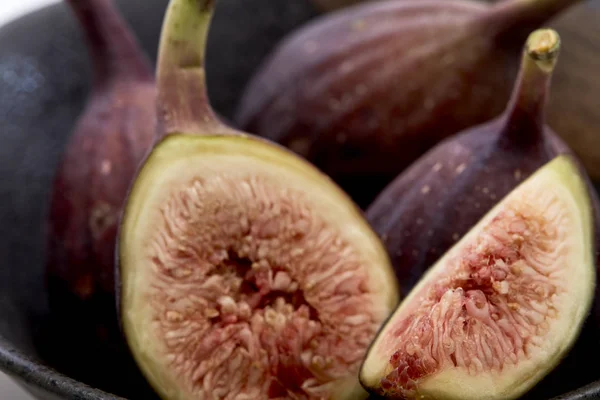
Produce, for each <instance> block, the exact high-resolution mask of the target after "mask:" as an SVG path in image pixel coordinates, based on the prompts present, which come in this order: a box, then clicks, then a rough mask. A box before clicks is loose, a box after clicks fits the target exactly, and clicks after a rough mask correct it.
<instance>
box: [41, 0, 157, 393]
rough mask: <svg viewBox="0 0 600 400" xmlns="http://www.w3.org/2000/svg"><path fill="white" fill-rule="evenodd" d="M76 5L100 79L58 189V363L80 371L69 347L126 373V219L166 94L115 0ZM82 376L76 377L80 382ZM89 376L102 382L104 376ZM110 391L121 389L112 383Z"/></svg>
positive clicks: (54, 281)
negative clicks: (119, 280)
mask: <svg viewBox="0 0 600 400" xmlns="http://www.w3.org/2000/svg"><path fill="white" fill-rule="evenodd" d="M68 4H69V6H70V8H71V10H72V11H73V13H74V15H75V16H76V17H77V18H78V20H79V22H80V26H81V27H82V30H83V33H84V34H85V37H86V41H87V43H88V46H89V50H90V52H91V56H92V60H93V69H94V79H95V80H94V83H93V92H92V94H91V97H90V98H89V100H88V102H87V104H86V106H85V109H84V111H83V113H82V115H81V116H80V118H79V120H78V121H77V124H76V126H75V127H74V130H73V133H72V136H71V139H70V141H69V142H68V144H67V147H66V148H65V150H64V151H65V153H64V156H63V159H62V161H61V163H60V164H59V166H58V169H57V171H56V178H55V180H54V183H53V191H52V198H51V205H50V212H49V216H48V226H47V229H48V231H47V254H48V256H47V257H48V258H47V260H48V264H47V271H46V279H47V285H48V293H49V303H50V307H51V312H52V318H53V321H52V325H53V330H54V335H55V336H56V342H55V344H56V346H55V347H56V350H55V351H54V352H55V353H56V354H53V355H52V357H53V358H55V359H56V361H57V363H59V364H60V365H63V364H64V365H65V366H67V365H71V368H70V369H73V368H72V366H73V365H78V364H77V363H73V361H71V360H67V359H66V357H65V355H64V354H63V352H61V351H60V346H61V345H64V346H69V349H70V351H69V354H73V355H74V357H76V358H78V357H80V358H81V360H79V362H90V360H95V361H94V362H95V363H97V365H98V366H104V368H107V367H108V366H109V365H111V364H114V365H113V366H111V368H117V369H120V368H124V367H125V365H126V363H125V362H124V361H122V360H121V361H119V362H117V359H116V358H113V357H116V355H117V354H118V353H119V352H120V351H121V350H124V349H126V348H125V347H124V346H123V340H122V336H121V334H120V332H119V329H118V324H117V317H116V306H115V298H114V297H115V292H114V251H115V240H116V233H117V223H118V219H119V215H120V212H121V208H122V205H123V201H124V199H125V196H126V193H127V190H128V188H129V185H130V182H131V179H132V177H133V176H134V174H135V171H136V169H137V166H138V164H139V162H140V161H141V159H142V158H143V157H144V155H145V154H146V151H147V150H148V148H149V147H150V145H151V143H152V140H153V138H154V130H155V125H156V124H155V115H156V111H155V110H156V106H155V99H156V90H155V84H154V77H153V73H152V68H151V66H150V64H149V62H148V61H147V60H146V56H145V55H144V54H142V53H141V50H139V49H138V45H137V43H136V40H135V38H134V37H133V35H132V33H131V32H130V31H129V28H128V27H127V26H126V25H125V22H124V21H123V20H122V19H121V16H120V15H119V14H118V12H117V11H116V9H115V8H114V5H113V4H112V0H85V1H84V0H71V1H68ZM59 343H60V344H59ZM83 360H85V361H83ZM105 362H106V363H107V364H104V363H105ZM82 370H83V369H75V370H73V371H69V372H70V373H72V374H73V375H74V376H79V374H80V373H81V371H82ZM134 370H135V369H134ZM85 379H87V381H88V382H91V383H92V384H99V382H102V374H98V373H97V374H95V376H89V377H87V376H86V377H85ZM102 387H105V388H108V389H112V386H111V382H102Z"/></svg>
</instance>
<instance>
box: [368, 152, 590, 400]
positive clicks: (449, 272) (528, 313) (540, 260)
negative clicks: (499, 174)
mask: <svg viewBox="0 0 600 400" xmlns="http://www.w3.org/2000/svg"><path fill="white" fill-rule="evenodd" d="M593 240H594V230H593V209H592V202H591V199H590V197H589V192H588V189H587V187H586V183H585V180H584V178H582V177H581V175H580V173H579V169H578V167H577V165H576V163H575V162H574V161H573V160H572V159H571V157H570V156H567V155H563V156H559V157H557V158H555V159H554V160H552V161H550V162H549V163H547V164H546V165H544V166H543V167H541V168H540V169H539V170H538V171H536V172H535V173H534V174H533V175H531V176H530V177H529V178H528V179H527V180H525V181H524V182H523V183H522V184H520V185H519V186H517V187H516V188H515V189H514V190H513V191H511V192H510V193H509V194H508V195H507V196H506V197H505V198H504V199H502V200H501V201H500V202H499V203H498V204H497V205H496V206H495V207H494V208H492V209H491V210H490V211H489V212H488V213H487V214H486V215H485V216H484V217H483V218H482V219H481V220H480V221H479V222H478V223H477V224H476V225H475V226H474V227H473V228H472V229H471V230H470V231H469V232H468V233H467V234H466V235H465V236H464V237H463V238H462V239H461V240H460V241H459V242H458V243H457V244H456V245H455V246H454V247H452V248H451V249H450V250H449V251H448V252H447V253H446V254H445V255H444V256H443V257H442V258H441V259H440V260H439V261H438V262H437V263H436V264H435V265H434V266H432V268H431V269H430V270H429V271H428V272H427V273H426V274H425V275H424V276H423V278H422V279H421V280H420V282H419V283H418V285H417V286H416V287H415V288H414V289H413V290H412V291H411V292H410V293H409V295H408V297H406V299H405V300H403V302H402V303H401V304H400V305H399V306H398V308H397V309H396V311H395V312H394V314H393V315H392V316H391V317H390V319H389V320H388V321H387V322H386V324H385V326H384V327H383V328H382V329H381V331H380V333H379V334H378V335H377V338H376V339H375V340H374V342H373V344H372V346H371V347H370V349H369V351H368V354H367V356H366V358H365V361H364V363H363V365H362V367H361V372H360V381H361V383H362V384H363V385H364V386H365V387H366V388H368V390H369V391H372V392H374V393H378V394H380V395H383V396H385V397H387V398H396V399H460V400H468V399H477V400H484V399H490V400H491V399H499V400H500V399H502V400H507V399H514V398H517V397H519V396H520V395H522V394H523V393H525V392H526V391H528V390H529V389H531V388H532V387H533V386H534V385H535V384H536V383H537V382H538V381H540V380H541V379H542V378H543V377H544V376H545V375H547V374H548V373H549V372H550V371H551V370H552V369H553V368H554V367H555V366H556V365H557V364H558V363H559V362H560V361H561V359H562V358H563V357H564V356H565V355H566V354H567V352H568V351H569V349H570V348H571V347H572V345H573V344H574V342H575V340H576V339H577V337H578V336H579V334H580V332H581V328H582V325H583V322H584V320H585V319H586V317H587V315H588V312H589V310H590V307H591V303H592V299H593V296H594V288H595V282H596V272H595V269H596V265H595V258H594V251H595V249H594V243H593Z"/></svg>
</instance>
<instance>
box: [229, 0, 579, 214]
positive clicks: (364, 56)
mask: <svg viewBox="0 0 600 400" xmlns="http://www.w3.org/2000/svg"><path fill="white" fill-rule="evenodd" d="M576 2H577V0H531V1H522V0H504V1H499V2H497V3H494V4H492V5H489V4H484V3H481V2H476V1H469V0H462V1H461V0H450V1H447V0H443V1H442V0H426V1H423V0H405V1H395V0H389V1H376V2H366V3H363V4H359V5H355V6H351V7H348V8H345V9H342V10H339V11H336V12H334V13H331V14H328V15H323V16H321V17H320V18H317V19H315V20H314V21H312V22H310V23H308V24H306V25H304V26H303V27H302V28H301V29H298V30H296V31H294V33H292V34H290V35H288V36H287V37H285V38H284V39H283V40H282V41H281V43H280V44H279V45H278V47H277V48H276V49H275V50H274V52H273V53H272V54H271V55H270V56H269V57H268V58H267V59H266V61H265V62H264V64H263V65H262V67H261V68H260V69H259V71H258V72H257V73H256V75H255V76H254V77H253V78H252V80H251V81H250V82H249V84H248V86H247V88H246V90H245V93H244V95H243V97H242V99H241V100H240V104H239V108H238V112H237V114H236V116H235V121H236V123H237V124H238V126H240V127H241V128H243V129H245V130H246V131H249V132H252V133H255V134H257V135H259V136H263V137H266V138H269V139H271V140H273V141H276V142H279V143H281V144H283V145H284V146H286V147H288V148H290V149H292V150H293V151H294V152H296V153H297V154H299V155H301V156H303V157H305V158H307V159H308V160H310V161H311V162H312V163H314V164H315V165H316V166H317V167H318V168H320V169H321V170H322V171H324V172H325V173H327V174H328V175H329V176H331V177H332V178H333V179H334V181H336V182H337V183H338V184H339V185H341V187H342V188H343V189H345V191H346V192H347V193H349V194H350V195H351V197H352V198H353V199H354V200H355V201H356V202H357V203H358V205H359V206H361V207H362V208H366V207H367V206H368V205H369V204H370V203H371V202H372V200H373V199H374V197H375V196H376V195H377V194H378V193H379V192H380V191H381V190H382V189H383V188H384V187H385V186H386V185H387V184H388V183H389V182H391V181H392V180H393V179H394V178H395V177H396V176H397V175H398V174H399V173H400V172H402V171H403V170H405V169H406V168H407V167H408V166H409V165H410V164H411V163H412V162H414V161H415V160H416V159H417V158H418V157H419V156H421V155H423V154H424V153H425V152H426V151H427V150H429V149H430V148H431V147H433V146H434V145H435V144H437V143H439V142H440V141H441V140H443V139H444V138H446V137H448V136H450V135H453V134H454V133H456V132H459V131H460V130H462V129H466V128H468V127H470V126H473V125H475V124H479V123H483V122H485V121H487V120H489V119H490V118H493V117H496V116H498V115H499V114H500V113H501V112H502V110H503V108H504V106H505V105H506V102H507V101H508V99H509V97H510V85H506V82H512V81H514V79H515V76H516V73H517V68H515V67H516V65H518V60H519V54H520V49H521V47H522V44H523V42H524V41H525V39H526V38H527V35H528V34H529V33H530V32H531V31H532V30H533V29H535V28H537V27H538V26H539V25H540V24H542V23H543V22H544V21H546V20H548V19H549V18H550V17H552V16H554V15H557V13H559V12H560V11H562V10H564V9H566V8H567V7H568V6H569V5H571V4H574V3H576Z"/></svg>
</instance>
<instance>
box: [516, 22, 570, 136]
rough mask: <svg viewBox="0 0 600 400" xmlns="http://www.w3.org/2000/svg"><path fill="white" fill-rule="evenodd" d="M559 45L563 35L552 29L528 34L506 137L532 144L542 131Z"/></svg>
mask: <svg viewBox="0 0 600 400" xmlns="http://www.w3.org/2000/svg"><path fill="white" fill-rule="evenodd" d="M560 47H561V45H560V36H559V35H558V33H557V32H556V31H555V30H553V29H538V30H536V31H534V32H532V33H531V34H530V35H529V38H528V39H527V42H526V43H525V47H524V50H523V56H522V59H521V68H520V70H519V75H518V76H517V80H516V83H515V87H514V90H513V95H512V98H511V100H510V102H509V105H508V107H507V120H506V127H505V130H504V136H505V138H509V139H510V140H511V141H513V142H514V141H520V142H523V141H526V142H531V143H533V142H535V141H536V139H538V138H539V136H540V135H541V134H542V133H543V131H544V125H545V124H544V120H545V118H544V117H545V115H544V114H545V113H544V110H545V108H546V102H547V97H548V93H549V91H550V83H551V80H552V75H553V71H554V67H555V66H556V62H557V61H558V55H559V53H560ZM524 133H526V134H525V135H524Z"/></svg>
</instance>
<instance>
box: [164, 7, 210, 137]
mask: <svg viewBox="0 0 600 400" xmlns="http://www.w3.org/2000/svg"><path fill="white" fill-rule="evenodd" d="M214 8H215V0H171V1H170V2H169V5H168V8H167V12H166V15H165V20H164V22H163V28H162V32H161V38H160V45H159V53H158V66H157V85H158V105H157V110H158V121H159V137H160V136H165V135H170V134H181V133H186V134H206V131H207V128H208V129H209V130H210V128H211V127H214V126H218V125H220V122H219V120H218V118H217V116H216V115H215V113H214V111H213V110H212V107H211V105H210V101H209V99H208V92H207V89H206V71H205V68H204V55H205V52H206V42H207V39H208V31H209V28H210V23H211V20H212V17H213V14H214Z"/></svg>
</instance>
